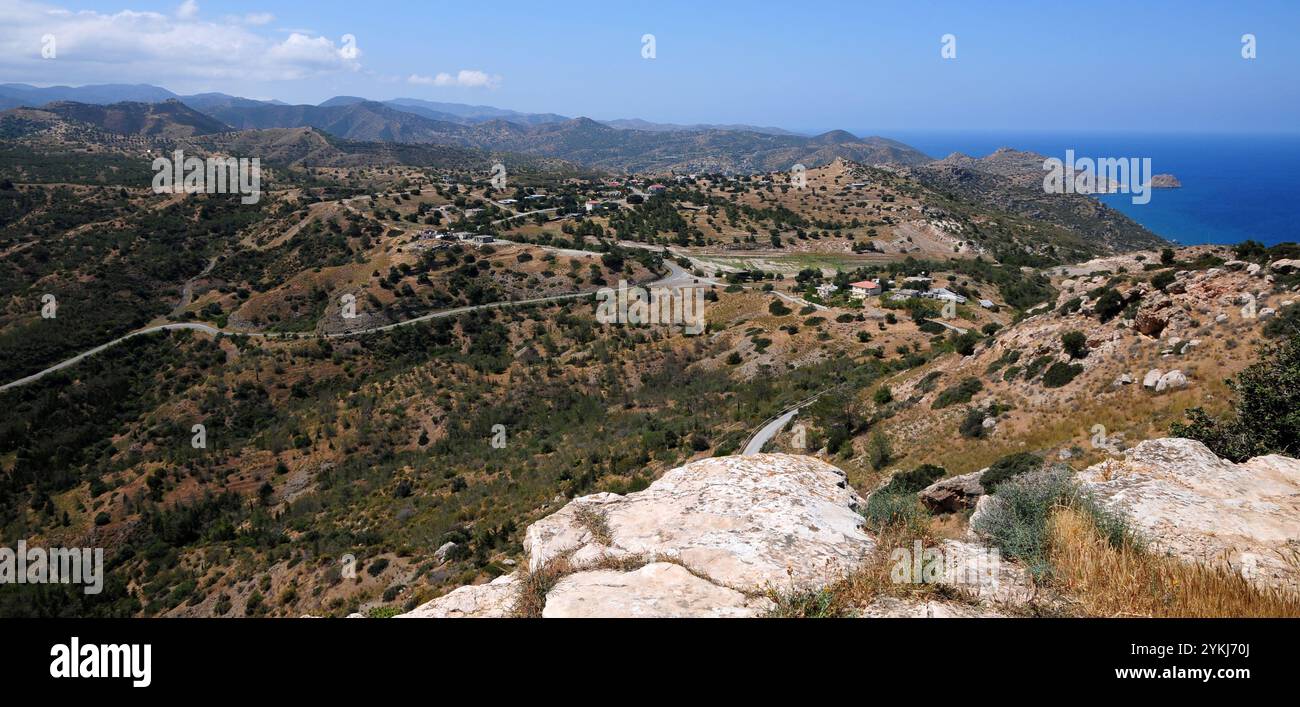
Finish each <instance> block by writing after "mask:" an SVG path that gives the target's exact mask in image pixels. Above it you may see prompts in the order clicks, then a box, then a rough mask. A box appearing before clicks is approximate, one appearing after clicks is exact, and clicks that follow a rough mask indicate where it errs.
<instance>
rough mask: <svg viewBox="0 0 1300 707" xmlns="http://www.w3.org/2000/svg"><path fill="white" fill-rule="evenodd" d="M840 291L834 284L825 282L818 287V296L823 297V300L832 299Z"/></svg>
mask: <svg viewBox="0 0 1300 707" xmlns="http://www.w3.org/2000/svg"><path fill="white" fill-rule="evenodd" d="M839 289H840V288H838V287H836V286H835V285H834V284H832V283H829V282H823V283H822V284H820V285H818V286H817V296H818V297H821V298H822V299H823V300H826V299H830V298H831V297H834V296H835V293H836V292H838V291H839Z"/></svg>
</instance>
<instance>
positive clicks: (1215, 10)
mask: <svg viewBox="0 0 1300 707" xmlns="http://www.w3.org/2000/svg"><path fill="white" fill-rule="evenodd" d="M64 11H67V12H64ZM0 15H5V16H7V17H9V18H16V19H15V20H14V21H11V22H8V23H4V25H3V26H0V81H4V82H10V81H12V82H27V83H36V84H42V85H48V84H53V83H65V84H73V85H79V84H84V83H103V82H109V81H113V82H130V83H137V82H138V83H153V84H157V85H161V86H165V87H167V88H170V89H172V90H174V91H177V92H179V93H191V92H198V91H208V90H215V91H224V92H227V93H233V94H237V95H245V96H250V97H260V98H279V99H281V100H285V101H289V102H295V103H297V102H307V103H316V102H319V101H321V100H323V99H325V98H328V97H330V96H333V95H340V94H348V95H360V96H365V97H368V98H375V99H387V98H394V97H415V98H425V99H429V100H445V101H455V102H466V103H480V104H487V105H494V106H500V107H504V108H513V109H516V110H524V111H535V112H555V113H561V114H564V115H585V116H589V117H593V118H599V119H610V118H622V117H638V118H644V119H647V120H655V121H665V122H679V123H687V122H714V123H727V122H744V123H751V124H760V125H776V126H781V127H787V128H791V129H800V130H821V129H828V128H845V129H849V130H852V131H854V132H882V133H887V132H889V131H891V130H895V131H898V130H907V131H916V130H1057V129H1069V130H1079V129H1091V130H1107V129H1114V130H1144V131H1146V130H1149V131H1157V132H1165V131H1233V132H1249V131H1294V130H1297V126H1300V81H1297V79H1296V77H1297V76H1300V37H1298V36H1297V31H1298V30H1300V2H1293V1H1286V0H1279V1H1276V2H1266V1H1244V2H1231V3H1229V2H1208V1H1200V0H1186V1H1184V2H1143V3H1135V2H1131V1H1130V2H1111V1H1109V0H1095V1H1094V2H1089V3H1082V4H1080V3H1069V4H1068V5H1067V4H1066V3H1059V2H1029V1H1025V2H995V1H979V2H974V1H964V2H922V1H911V2H907V1H902V0H899V1H897V2H868V1H859V2H817V1H815V0H804V1H802V2H773V3H767V2H729V1H717V0H708V1H705V0H695V1H694V2H679V1H676V0H659V1H658V2H569V1H565V2H513V1H511V0H497V1H494V2H491V3H480V2H473V1H468V0H460V1H457V2H444V1H434V2H369V3H356V2H350V3H344V2H329V1H324V2H312V3H305V2H303V3H300V2H294V3H276V2H267V1H255V2H243V1H236V2H222V3H217V2H205V1H203V0H198V1H197V2H195V0H189V1H188V2H186V3H184V4H182V3H180V2H176V1H172V2H148V1H138V0H107V1H99V0H96V1H94V2H89V1H78V0H49V1H48V2H32V1H30V0H0ZM1246 33H1252V34H1254V35H1255V36H1256V38H1257V43H1258V44H1257V52H1258V58H1256V59H1254V60H1246V59H1243V58H1242V56H1241V36H1242V35H1243V34H1246ZM346 34H350V35H353V36H354V37H355V38H356V42H355V46H356V49H357V50H358V52H357V53H356V54H355V55H353V54H349V53H347V52H346V49H345V47H346V46H347V45H345V43H344V41H343V39H342V37H343V36H344V35H346ZM645 34H653V35H654V36H655V44H656V57H655V58H654V59H651V60H647V59H643V58H642V56H641V50H642V42H641V38H642V36H643V35H645ZM944 34H953V35H955V37H956V53H957V55H956V58H955V59H951V60H945V59H943V58H942V57H941V55H940V50H941V40H940V38H941V37H942V36H943V35H944ZM46 35H52V36H54V37H55V39H56V40H57V41H58V44H57V47H58V55H57V57H56V58H55V59H52V60H42V59H41V57H40V48H41V39H42V37H44V36H46ZM440 74H441V75H442V77H441V78H439V75H440Z"/></svg>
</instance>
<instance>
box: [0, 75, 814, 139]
mask: <svg viewBox="0 0 1300 707" xmlns="http://www.w3.org/2000/svg"><path fill="white" fill-rule="evenodd" d="M168 99H177V100H180V101H182V102H184V103H185V104H186V105H188V106H190V107H191V108H194V109H195V110H198V111H203V112H208V111H211V110H221V109H229V108H231V107H242V108H248V107H253V106H258V105H280V106H283V105H288V104H286V103H284V102H282V101H275V100H272V101H263V100H256V99H252V98H240V97H238V96H231V95H228V94H225V93H199V94H194V95H190V96H182V95H179V94H176V93H173V92H171V91H169V90H167V89H165V88H162V87H160V86H152V85H149V84H135V85H130V84H102V85H96V86H78V87H73V86H51V87H49V88H39V87H37V86H30V85H28V84H19V83H10V84H0V110H4V109H7V108H18V107H28V108H38V107H40V106H43V105H45V104H46V103H50V102H52V101H76V102H78V103H100V104H104V103H120V102H123V101H133V102H141V103H156V102H159V101H165V100H168ZM371 102H375V103H383V104H384V105H387V106H389V107H391V108H395V109H397V110H400V111H404V112H407V113H414V114H416V115H419V116H422V117H425V118H429V119H430V120H438V121H443V122H448V123H463V124H466V125H473V124H475V123H485V122H489V121H493V120H506V121H509V122H511V123H516V124H519V125H541V124H544V123H562V122H564V121H566V120H571V118H570V117H569V116H564V115H558V114H555V113H522V112H520V111H514V110H508V109H505V108H494V107H492V106H476V105H468V104H465V103H442V102H438V101H426V100H422V99H419V98H394V99H392V100H389V101H372V100H371V99H368V98H361V97H358V96H335V97H333V98H330V99H328V100H326V101H322V102H321V103H319V104H317V107H320V108H333V107H338V106H347V105H352V104H354V103H371ZM597 122H601V123H603V124H605V125H608V126H610V127H612V128H620V129H625V130H645V131H649V132H673V131H685V132H700V131H705V130H743V131H749V132H757V133H769V134H772V135H796V134H797V133H794V132H791V131H789V130H783V129H781V128H774V127H760V126H753V125H744V124H738V123H737V124H728V125H714V124H709V123H696V124H693V125H677V124H674V123H654V122H650V121H648V120H641V119H639V118H620V119H617V120H604V121H597Z"/></svg>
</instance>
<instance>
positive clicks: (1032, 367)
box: [1025, 355, 1052, 380]
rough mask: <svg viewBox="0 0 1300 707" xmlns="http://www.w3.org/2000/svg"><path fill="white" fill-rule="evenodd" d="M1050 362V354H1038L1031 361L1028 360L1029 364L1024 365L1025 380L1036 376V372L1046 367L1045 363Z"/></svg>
mask: <svg viewBox="0 0 1300 707" xmlns="http://www.w3.org/2000/svg"><path fill="white" fill-rule="evenodd" d="M1051 362H1052V356H1050V355H1047V356H1039V357H1038V358H1036V359H1034V360H1033V361H1030V362H1029V365H1028V366H1025V380H1033V379H1034V377H1035V376H1037V375H1038V373H1039V372H1040V371H1042V370H1043V369H1044V368H1046V367H1047V364H1049V363H1051Z"/></svg>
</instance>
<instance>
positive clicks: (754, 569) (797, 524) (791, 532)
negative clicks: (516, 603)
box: [524, 454, 873, 591]
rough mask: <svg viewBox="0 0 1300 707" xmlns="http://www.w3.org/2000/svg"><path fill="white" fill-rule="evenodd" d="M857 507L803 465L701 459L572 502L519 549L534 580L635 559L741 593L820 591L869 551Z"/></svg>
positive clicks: (796, 460) (770, 457)
mask: <svg viewBox="0 0 1300 707" xmlns="http://www.w3.org/2000/svg"><path fill="white" fill-rule="evenodd" d="M861 507H862V499H861V498H860V497H859V496H858V494H857V493H856V492H855V491H853V489H852V488H851V487H849V485H848V483H847V481H846V479H845V475H844V472H843V471H840V470H839V469H837V468H835V467H834V466H831V465H830V464H827V463H825V462H822V461H820V460H818V459H814V458H812V457H805V456H796V455H790V454H762V455H753V456H743V457H721V458H715V459H702V460H700V461H696V462H692V463H690V464H687V465H686V466H682V467H678V468H676V469H673V470H671V471H669V472H668V473H667V474H664V476H663V477H661V478H660V479H659V480H658V481H655V482H654V483H653V484H651V485H650V487H649V488H647V489H646V490H644V491H640V492H637V493H633V494H628V495H627V496H617V495H614V494H597V495H595V496H586V497H583V498H578V499H574V501H573V502H571V503H569V504H568V505H567V506H565V507H564V508H563V509H561V510H560V511H558V512H556V513H555V514H553V515H551V516H548V517H546V518H543V519H542V520H540V521H538V522H536V523H534V524H532V525H531V526H529V528H528V531H527V533H526V534H525V537H524V549H525V550H526V551H527V552H528V554H529V568H530V569H532V570H533V571H536V570H537V569H539V568H541V567H542V566H543V565H545V564H546V563H547V562H549V561H551V560H553V559H555V558H558V557H560V556H563V555H570V560H571V561H572V562H574V563H576V564H582V563H584V562H594V561H597V560H600V559H602V558H623V557H627V556H637V555H639V556H645V557H647V558H654V557H664V558H670V559H672V560H674V561H676V562H679V563H681V564H683V565H685V566H687V567H689V568H690V569H691V570H692V571H694V572H695V573H697V574H700V575H703V576H705V577H708V578H709V579H710V580H712V581H713V582H715V583H717V584H719V585H721V586H724V587H731V588H733V589H738V590H741V591H763V590H765V589H767V588H776V589H781V588H789V587H790V586H791V585H795V586H804V585H808V584H817V585H822V584H826V583H827V582H829V581H833V580H834V579H835V578H837V577H839V576H841V575H843V574H844V573H845V572H847V571H848V570H850V569H852V568H853V567H855V566H856V565H857V564H858V563H859V562H860V561H861V559H862V557H863V556H864V555H865V554H866V553H867V552H868V551H870V550H871V548H872V547H873V543H872V540H871V539H870V538H869V537H868V536H867V534H866V533H865V532H863V531H862V529H861V528H860V526H861V524H862V517H861V516H860V515H859V514H858V509H859V508H861Z"/></svg>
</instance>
